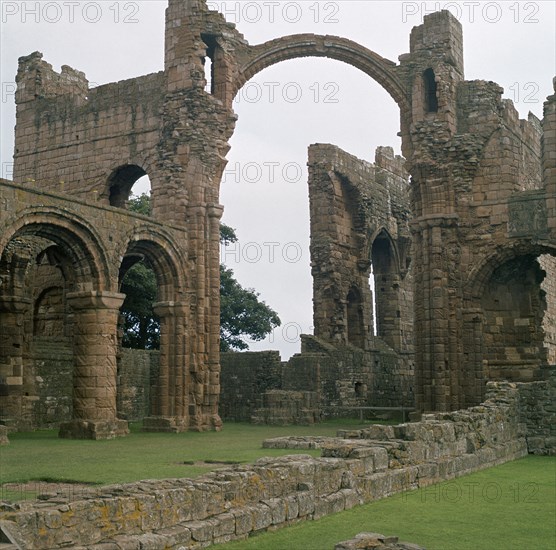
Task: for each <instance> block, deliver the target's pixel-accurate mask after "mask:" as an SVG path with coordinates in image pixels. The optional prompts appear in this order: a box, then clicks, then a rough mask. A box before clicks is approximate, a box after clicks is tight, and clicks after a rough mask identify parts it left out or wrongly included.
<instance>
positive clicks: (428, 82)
mask: <svg viewBox="0 0 556 550" xmlns="http://www.w3.org/2000/svg"><path fill="white" fill-rule="evenodd" d="M423 84H424V87H425V109H426V112H427V113H436V112H438V94H437V88H436V79H435V76H434V71H433V70H432V69H427V70H426V71H425V72H424V73H423Z"/></svg>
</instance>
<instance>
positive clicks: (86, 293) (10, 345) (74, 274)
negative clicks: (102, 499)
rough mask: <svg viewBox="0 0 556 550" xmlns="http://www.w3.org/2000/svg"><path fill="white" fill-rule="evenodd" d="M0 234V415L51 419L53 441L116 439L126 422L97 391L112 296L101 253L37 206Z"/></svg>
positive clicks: (84, 234)
mask: <svg viewBox="0 0 556 550" xmlns="http://www.w3.org/2000/svg"><path fill="white" fill-rule="evenodd" d="M7 239H8V242H7V243H5V246H4V247H3V249H2V255H1V258H0V276H1V278H2V282H3V284H2V293H1V294H2V295H1V296H0V316H1V321H0V323H1V324H2V327H3V329H4V330H3V331H2V337H1V338H0V348H1V349H0V357H1V358H2V365H1V366H2V371H3V372H7V373H8V376H7V382H8V386H9V388H8V389H9V392H8V393H9V395H8V396H7V399H4V398H0V408H1V409H2V412H1V414H2V416H6V415H8V416H9V415H17V417H18V427H19V428H20V429H21V428H22V427H25V426H26V425H29V426H42V427H53V426H54V425H57V424H60V423H61V430H60V435H61V436H62V437H70V438H93V439H102V438H106V437H114V436H115V435H123V434H124V433H126V431H127V424H125V423H120V422H118V421H117V419H116V416H115V414H116V407H115V394H114V395H113V396H111V395H109V394H108V392H107V391H106V388H107V387H114V386H115V374H116V373H115V370H114V371H113V372H112V371H111V368H110V367H111V361H112V360H113V361H114V363H115V348H111V347H110V345H109V344H110V331H111V329H113V338H114V341H115V332H116V330H115V329H116V324H115V320H116V319H115V318H114V319H113V320H114V324H113V326H111V324H110V313H109V311H110V303H111V301H114V300H115V301H116V302H117V300H118V296H116V295H114V294H112V293H110V292H106V291H103V290H102V289H103V287H104V285H105V284H106V281H107V279H106V275H107V269H106V264H105V254H104V252H103V250H102V249H101V248H100V247H99V244H98V242H97V241H96V239H95V237H94V235H93V233H92V232H91V231H90V229H88V228H87V227H85V226H84V225H81V224H80V223H79V222H78V221H77V220H75V219H69V218H64V216H63V215H62V214H61V213H60V212H57V213H54V212H47V211H44V212H33V215H32V218H29V217H28V216H27V217H26V216H23V217H22V218H21V219H20V220H19V221H18V222H17V223H16V224H15V225H14V229H13V234H12V235H9V236H7ZM104 313H106V315H104ZM77 357H79V361H76V360H75V359H76V358H77ZM8 371H9V372H8ZM85 387H86V388H87V392H86V394H85V392H84V391H83V388H85ZM112 398H113V399H112Z"/></svg>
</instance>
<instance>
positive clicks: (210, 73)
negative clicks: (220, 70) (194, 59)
mask: <svg viewBox="0 0 556 550" xmlns="http://www.w3.org/2000/svg"><path fill="white" fill-rule="evenodd" d="M201 38H202V39H203V42H204V43H205V45H206V47H207V49H206V56H205V57H204V58H203V65H204V67H205V80H206V85H205V91H206V92H208V93H209V94H214V91H215V90H214V55H215V52H216V39H215V37H214V36H211V35H209V34H203V35H202V36H201Z"/></svg>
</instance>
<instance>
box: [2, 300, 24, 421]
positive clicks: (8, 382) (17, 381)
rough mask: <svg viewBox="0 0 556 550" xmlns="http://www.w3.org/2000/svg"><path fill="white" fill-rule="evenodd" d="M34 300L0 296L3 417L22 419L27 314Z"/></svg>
mask: <svg viewBox="0 0 556 550" xmlns="http://www.w3.org/2000/svg"><path fill="white" fill-rule="evenodd" d="M30 307H31V301H30V300H29V299H27V298H23V297H20V296H3V297H0V379H2V382H3V388H4V389H3V392H2V393H4V394H5V395H0V417H2V419H3V420H5V421H6V420H9V421H10V422H11V421H13V422H16V421H18V422H20V421H21V420H22V418H23V416H26V415H24V410H23V409H24V406H23V393H24V390H23V349H24V339H25V327H24V324H23V320H24V315H25V313H26V312H27V310H28V309H29V308H30Z"/></svg>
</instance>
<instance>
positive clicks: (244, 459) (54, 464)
mask: <svg viewBox="0 0 556 550" xmlns="http://www.w3.org/2000/svg"><path fill="white" fill-rule="evenodd" d="M368 424H369V423H368V422H367V423H366V424H364V425H361V424H360V422H359V421H358V420H349V419H347V420H346V419H342V420H333V421H327V422H323V423H321V424H317V425H314V426H287V427H281V426H256V425H253V424H243V423H237V424H235V423H226V424H225V426H224V429H223V430H222V431H221V432H205V433H195V432H186V433H183V434H157V433H143V432H141V431H140V426H139V425H132V427H131V428H132V432H131V434H130V435H129V436H127V437H121V438H117V439H112V440H108V441H87V440H79V441H76V440H69V439H59V438H58V435H57V431H55V430H43V431H36V432H26V433H13V434H11V435H10V445H8V446H4V447H0V485H1V484H3V483H13V482H27V481H40V480H42V481H74V482H81V483H92V484H96V485H106V484H110V483H125V482H130V481H137V480H140V479H163V478H169V477H195V476H198V475H201V474H203V473H205V472H207V471H209V470H213V469H215V468H217V467H218V465H215V464H207V465H201V466H199V465H197V466H196V465H194V464H191V463H195V462H200V461H222V462H225V461H233V462H234V463H237V462H240V463H249V462H253V461H255V460H257V459H258V458H260V457H262V456H282V455H286V454H293V453H295V452H296V451H293V450H291V449H263V448H262V447H261V444H262V441H263V439H266V438H269V437H279V436H282V435H329V436H335V435H336V431H337V430H338V429H342V428H349V429H356V428H358V427H362V426H368ZM298 452H300V453H304V454H312V455H313V456H320V451H318V450H315V451H307V450H302V451H298ZM220 467H222V466H220ZM2 497H3V498H7V496H6V494H0V498H2Z"/></svg>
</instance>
